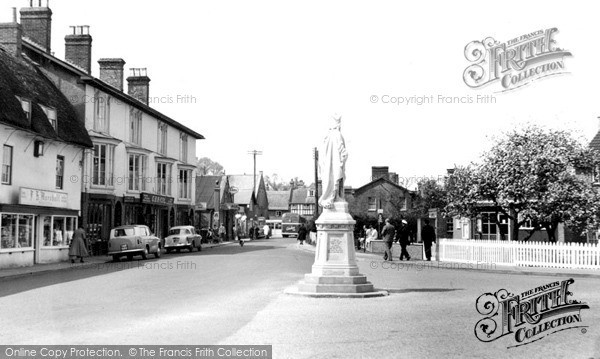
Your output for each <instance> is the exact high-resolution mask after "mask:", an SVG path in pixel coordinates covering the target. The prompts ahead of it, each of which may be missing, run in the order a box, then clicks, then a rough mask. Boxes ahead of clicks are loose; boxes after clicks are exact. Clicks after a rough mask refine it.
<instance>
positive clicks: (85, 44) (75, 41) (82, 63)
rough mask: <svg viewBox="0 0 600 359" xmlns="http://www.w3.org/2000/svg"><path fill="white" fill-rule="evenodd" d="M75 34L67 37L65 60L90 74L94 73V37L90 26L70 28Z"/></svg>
mask: <svg viewBox="0 0 600 359" xmlns="http://www.w3.org/2000/svg"><path fill="white" fill-rule="evenodd" d="M70 28H71V29H72V31H73V33H72V34H70V35H67V36H65V59H66V60H67V61H68V62H70V63H72V64H73V65H75V66H77V67H79V68H80V69H82V70H84V71H85V72H87V73H88V74H89V73H91V72H92V37H91V36H90V30H89V28H90V27H89V26H87V25H84V26H70Z"/></svg>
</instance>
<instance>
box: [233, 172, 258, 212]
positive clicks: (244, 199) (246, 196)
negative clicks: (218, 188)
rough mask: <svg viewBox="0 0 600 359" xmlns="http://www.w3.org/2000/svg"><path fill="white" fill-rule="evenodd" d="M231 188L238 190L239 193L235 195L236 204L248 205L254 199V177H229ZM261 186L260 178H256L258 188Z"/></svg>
mask: <svg viewBox="0 0 600 359" xmlns="http://www.w3.org/2000/svg"><path fill="white" fill-rule="evenodd" d="M227 177H228V179H229V186H230V188H237V190H238V192H237V193H235V194H234V195H233V201H234V203H235V204H240V205H248V204H250V200H251V199H252V186H253V182H254V181H253V176H252V175H228V176H227ZM259 184H260V176H258V175H257V176H256V188H258V185H259Z"/></svg>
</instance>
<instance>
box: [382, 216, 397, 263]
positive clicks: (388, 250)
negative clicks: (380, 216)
mask: <svg viewBox="0 0 600 359" xmlns="http://www.w3.org/2000/svg"><path fill="white" fill-rule="evenodd" d="M395 234H396V228H394V226H392V224H391V223H390V220H389V218H388V219H386V220H385V226H384V227H383V230H381V235H382V236H383V243H384V244H385V255H384V256H383V260H388V261H390V262H391V261H392V243H393V242H394V236H395Z"/></svg>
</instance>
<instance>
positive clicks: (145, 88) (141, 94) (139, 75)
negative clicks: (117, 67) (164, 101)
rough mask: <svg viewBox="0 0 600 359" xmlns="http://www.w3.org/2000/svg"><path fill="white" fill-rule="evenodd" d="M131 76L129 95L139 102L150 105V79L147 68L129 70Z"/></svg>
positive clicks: (129, 79) (128, 81)
mask: <svg viewBox="0 0 600 359" xmlns="http://www.w3.org/2000/svg"><path fill="white" fill-rule="evenodd" d="M129 71H130V76H129V77H128V78H127V87H128V88H127V93H128V94H129V96H132V97H134V98H136V99H138V100H139V101H141V102H143V103H145V104H146V105H148V101H149V99H150V78H149V77H148V74H147V71H146V68H145V67H144V68H131V69H129Z"/></svg>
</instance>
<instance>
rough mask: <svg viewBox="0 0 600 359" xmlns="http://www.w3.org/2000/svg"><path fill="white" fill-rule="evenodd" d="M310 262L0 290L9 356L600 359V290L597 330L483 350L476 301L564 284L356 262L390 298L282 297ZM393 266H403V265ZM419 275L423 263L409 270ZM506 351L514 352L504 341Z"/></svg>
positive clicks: (130, 274) (228, 262) (121, 271)
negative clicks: (128, 347) (84, 349)
mask: <svg viewBox="0 0 600 359" xmlns="http://www.w3.org/2000/svg"><path fill="white" fill-rule="evenodd" d="M312 262H313V254H312V253H310V252H308V251H305V250H302V249H300V247H299V246H296V245H295V241H294V240H293V239H271V240H261V241H253V242H249V243H247V244H246V245H245V246H244V247H243V248H241V247H239V246H237V245H228V246H224V247H218V248H212V249H209V250H205V251H203V252H200V253H197V252H194V253H190V254H187V253H182V254H173V255H165V256H163V257H162V258H160V259H159V260H155V259H152V260H148V261H136V260H134V261H131V262H120V263H109V264H106V265H102V266H95V267H91V268H85V269H77V270H75V269H73V270H65V271H59V272H50V273H40V274H37V275H33V276H28V277H21V278H5V279H2V280H0V308H2V315H1V322H2V325H1V326H0V342H2V343H5V344H199V345H200V344H202V345H206V344H253V345H256V344H273V352H274V356H275V357H276V358H306V357H315V358H331V357H333V358H336V357H337V358H349V357H352V358H354V357H366V358H370V357H377V358H387V357H389V358H397V357H414V358H422V357H423V358H424V357H473V358H478V357H479V358H481V357H486V358H498V357H544V358H554V357H569V358H580V357H581V358H591V357H596V358H600V311H599V309H600V294H599V293H600V279H597V278H576V280H575V283H574V284H573V285H572V287H571V290H572V292H573V297H574V298H575V299H579V300H582V301H587V302H588V304H589V305H590V308H591V309H589V310H584V311H583V312H582V317H583V319H584V321H585V324H586V325H589V328H588V329H589V330H588V332H587V333H586V334H582V333H581V332H580V331H578V330H569V331H564V332H560V333H556V334H553V335H552V336H549V337H548V338H545V339H543V340H541V341H539V342H535V343H532V344H529V345H526V346H523V347H519V348H512V349H507V348H506V347H507V346H509V345H512V344H513V343H511V341H510V339H508V338H503V339H502V340H498V341H496V342H492V343H482V342H479V341H478V340H477V339H476V338H475V337H474V335H473V327H474V324H475V322H477V320H479V319H480V318H481V316H480V315H478V314H477V312H476V311H475V300H476V298H477V297H478V296H479V295H481V294H482V293H484V292H491V291H496V290H498V289H501V288H506V289H507V290H509V291H511V292H514V293H520V292H522V291H525V290H528V289H531V288H534V287H537V286H540V285H543V284H546V283H550V282H554V281H556V280H560V279H562V278H560V277H551V276H544V275H514V274H510V275H509V274H497V273H491V274H490V273H483V272H477V271H464V270H450V269H445V268H442V269H438V268H437V267H433V268H432V267H423V266H422V264H423V262H421V263H420V265H417V266H415V267H406V266H404V267H402V268H401V269H400V270H398V269H399V268H398V267H394V268H382V265H383V264H382V262H380V261H379V260H378V259H376V258H375V257H374V256H370V255H362V254H359V266H360V268H361V272H363V273H365V274H367V276H368V278H369V280H371V281H372V282H373V283H374V284H375V286H376V287H377V288H381V289H387V290H389V291H390V292H391V295H390V296H388V297H383V298H371V299H313V298H298V297H292V296H287V295H284V294H282V292H283V290H284V289H285V288H286V287H288V286H291V285H293V284H295V283H296V282H297V281H298V280H300V279H301V278H302V277H303V275H304V273H306V272H309V271H310V266H311V264H312ZM395 263H396V265H398V264H400V263H402V264H403V265H406V262H395ZM410 263H415V262H410ZM504 339H507V340H504Z"/></svg>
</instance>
